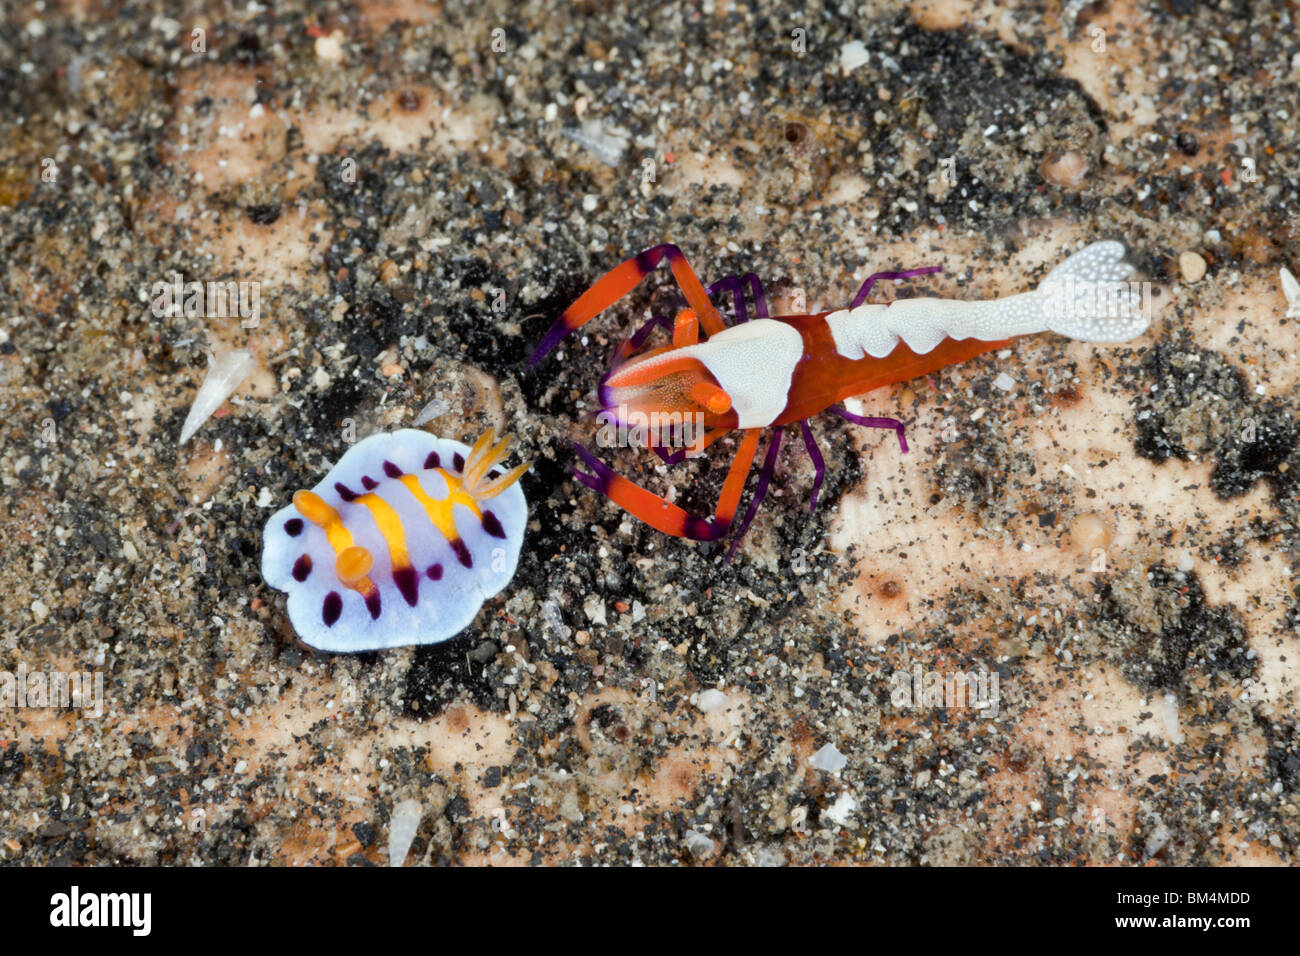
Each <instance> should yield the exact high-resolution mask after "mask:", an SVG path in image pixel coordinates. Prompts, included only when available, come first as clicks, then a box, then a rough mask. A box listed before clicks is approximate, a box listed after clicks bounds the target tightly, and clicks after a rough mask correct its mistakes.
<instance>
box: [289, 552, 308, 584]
mask: <svg viewBox="0 0 1300 956" xmlns="http://www.w3.org/2000/svg"><path fill="white" fill-rule="evenodd" d="M309 574H311V555H308V554H300V555H299V556H298V560H297V561H295V562H294V563H293V579H294V580H295V581H297V582H299V583H302V582H303V581H306V580H307V575H309Z"/></svg>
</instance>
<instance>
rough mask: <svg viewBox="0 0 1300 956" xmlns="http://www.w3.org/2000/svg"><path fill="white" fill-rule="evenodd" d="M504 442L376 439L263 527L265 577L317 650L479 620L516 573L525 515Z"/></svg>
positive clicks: (443, 633) (519, 471)
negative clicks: (485, 605) (471, 444)
mask: <svg viewBox="0 0 1300 956" xmlns="http://www.w3.org/2000/svg"><path fill="white" fill-rule="evenodd" d="M508 444H509V438H506V439H504V440H503V441H501V442H500V443H497V442H496V437H495V435H494V433H493V432H492V430H491V429H489V430H488V431H487V433H486V434H484V435H483V436H482V437H481V438H480V439H479V440H478V441H477V442H476V443H475V444H474V447H472V448H470V447H469V446H467V445H463V444H461V443H460V442H457V441H451V440H449V439H446V438H436V437H434V436H433V435H430V434H429V433H427V432H423V431H418V430H416V429H410V428H406V429H402V430H401V431H396V432H392V433H389V434H382V435H372V436H370V437H369V438H366V439H364V440H362V441H360V442H358V443H357V444H356V445H354V446H353V447H352V448H350V449H349V450H348V451H347V453H346V454H344V455H343V457H342V458H341V459H339V462H338V464H337V465H335V466H334V467H333V468H332V469H331V470H330V472H329V473H328V474H327V475H326V476H325V477H324V478H323V479H321V481H320V483H319V484H317V485H316V487H315V488H313V489H311V490H310V491H299V492H297V493H296V494H295V495H294V496H293V504H291V505H289V506H287V507H285V508H281V509H280V510H279V511H277V512H276V513H275V514H274V515H272V516H271V520H270V521H269V522H267V525H266V531H265V533H264V535H263V548H262V577H263V578H264V579H265V580H266V583H267V584H269V585H270V586H271V587H273V588H276V589H277V590H280V591H285V592H287V593H288V595H289V598H288V602H287V603H288V611H289V620H290V622H291V623H292V624H293V628H294V630H295V631H296V632H297V633H298V636H299V637H300V638H301V639H302V640H303V642H304V643H306V644H309V645H311V646H312V647H315V648H318V649H319V650H323V651H370V650H379V649H382V648H387V647H401V646H403V645H406V644H432V643H436V642H438V641H444V640H446V639H447V638H449V637H452V636H454V635H456V634H458V633H460V632H461V631H462V630H464V629H465V628H466V627H468V626H469V624H470V622H471V621H473V620H474V615H476V614H477V613H478V610H479V608H480V607H482V606H483V602H484V601H486V600H487V599H488V598H490V597H492V596H493V595H495V594H497V593H499V592H500V591H501V589H502V588H504V587H505V586H506V584H507V583H508V582H509V581H510V579H511V578H512V577H513V576H514V573H515V569H516V567H517V566H518V564H519V552H520V549H521V547H522V545H523V540H524V525H525V524H526V523H527V522H528V504H527V502H526V501H525V500H524V494H523V491H522V490H521V489H520V487H519V485H518V481H519V479H520V477H521V476H522V475H523V474H524V472H525V471H527V470H528V468H529V467H530V466H529V465H528V464H526V463H525V464H522V465H516V466H515V467H514V468H510V469H508V470H504V469H503V468H502V467H499V466H500V464H501V462H502V461H503V459H504V458H505V456H506V448H507V445H508Z"/></svg>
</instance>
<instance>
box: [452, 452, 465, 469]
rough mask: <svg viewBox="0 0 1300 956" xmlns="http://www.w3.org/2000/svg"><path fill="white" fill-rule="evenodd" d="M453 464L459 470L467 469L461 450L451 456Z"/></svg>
mask: <svg viewBox="0 0 1300 956" xmlns="http://www.w3.org/2000/svg"><path fill="white" fill-rule="evenodd" d="M451 466H452V467H453V468H455V469H456V470H457V471H464V470H465V458H464V456H462V455H461V453H460V452H456V454H454V455H452V456H451Z"/></svg>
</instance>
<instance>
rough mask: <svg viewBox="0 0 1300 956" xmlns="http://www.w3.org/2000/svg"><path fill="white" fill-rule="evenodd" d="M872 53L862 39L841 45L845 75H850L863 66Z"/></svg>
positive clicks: (841, 60)
mask: <svg viewBox="0 0 1300 956" xmlns="http://www.w3.org/2000/svg"><path fill="white" fill-rule="evenodd" d="M869 59H871V55H870V54H869V53H868V52H867V48H866V47H865V46H864V45H863V43H862V41H861V40H851V41H850V42H848V43H846V44H844V46H842V47H840V66H841V67H842V68H843V70H844V75H845V76H848V75H849V74H850V73H852V72H853V71H854V70H856V69H857V68H858V67H860V66H862V65H863V64H864V63H866V62H867V61H868V60H869Z"/></svg>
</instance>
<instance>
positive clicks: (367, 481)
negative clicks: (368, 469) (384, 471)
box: [361, 475, 379, 491]
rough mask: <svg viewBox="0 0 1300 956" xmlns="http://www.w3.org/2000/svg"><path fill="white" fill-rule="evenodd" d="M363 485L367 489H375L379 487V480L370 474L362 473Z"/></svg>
mask: <svg viewBox="0 0 1300 956" xmlns="http://www.w3.org/2000/svg"><path fill="white" fill-rule="evenodd" d="M361 487H363V488H365V489H366V491H374V490H375V489H376V488H378V487H379V482H377V481H375V479H373V478H371V477H370V476H369V475H362V476H361Z"/></svg>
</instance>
